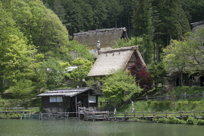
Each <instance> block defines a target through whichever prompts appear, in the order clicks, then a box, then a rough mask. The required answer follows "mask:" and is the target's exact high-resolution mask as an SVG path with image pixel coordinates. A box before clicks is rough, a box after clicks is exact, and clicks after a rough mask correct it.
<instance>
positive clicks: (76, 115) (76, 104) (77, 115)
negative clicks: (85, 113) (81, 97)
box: [75, 96, 78, 117]
mask: <svg viewBox="0 0 204 136" xmlns="http://www.w3.org/2000/svg"><path fill="white" fill-rule="evenodd" d="M75 108H76V117H77V116H78V115H77V111H78V106H77V96H76V97H75Z"/></svg>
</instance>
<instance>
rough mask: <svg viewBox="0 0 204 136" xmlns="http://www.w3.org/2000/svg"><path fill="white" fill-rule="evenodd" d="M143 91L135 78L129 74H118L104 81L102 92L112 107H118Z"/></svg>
mask: <svg viewBox="0 0 204 136" xmlns="http://www.w3.org/2000/svg"><path fill="white" fill-rule="evenodd" d="M141 91H142V89H141V88H140V87H139V86H138V85H137V84H136V82H135V78H134V77H133V76H131V75H130V73H127V72H117V73H115V74H113V75H111V76H109V77H107V78H106V79H104V81H103V86H102V92H103V95H104V97H105V99H106V101H108V102H110V104H111V106H113V107H117V106H118V105H119V104H121V103H122V102H124V101H127V100H129V99H130V98H131V96H133V95H134V94H135V93H138V92H141Z"/></svg>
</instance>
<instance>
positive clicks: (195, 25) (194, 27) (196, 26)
mask: <svg viewBox="0 0 204 136" xmlns="http://www.w3.org/2000/svg"><path fill="white" fill-rule="evenodd" d="M191 26H192V31H193V32H194V31H196V30H197V29H199V28H201V27H204V20H203V21H199V22H194V23H191Z"/></svg>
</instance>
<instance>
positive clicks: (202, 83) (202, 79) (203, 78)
mask: <svg viewBox="0 0 204 136" xmlns="http://www.w3.org/2000/svg"><path fill="white" fill-rule="evenodd" d="M200 86H204V76H201V77H200Z"/></svg>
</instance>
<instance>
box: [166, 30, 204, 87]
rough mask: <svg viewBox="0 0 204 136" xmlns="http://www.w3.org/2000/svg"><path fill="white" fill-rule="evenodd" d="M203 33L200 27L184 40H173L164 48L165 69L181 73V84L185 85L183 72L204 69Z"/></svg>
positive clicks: (190, 72)
mask: <svg viewBox="0 0 204 136" xmlns="http://www.w3.org/2000/svg"><path fill="white" fill-rule="evenodd" d="M203 34H204V29H200V30H199V31H198V32H196V33H193V34H190V35H189V36H187V37H186V38H185V40H183V41H176V40H173V41H172V42H171V44H170V45H169V46H168V47H167V48H166V49H164V58H163V63H164V66H165V69H166V70H167V71H168V72H169V73H173V72H177V73H179V74H180V84H181V85H183V77H182V75H183V73H188V74H193V73H198V72H199V71H203V67H204V65H203V64H204V61H203V60H204V52H203V39H204V37H203Z"/></svg>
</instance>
